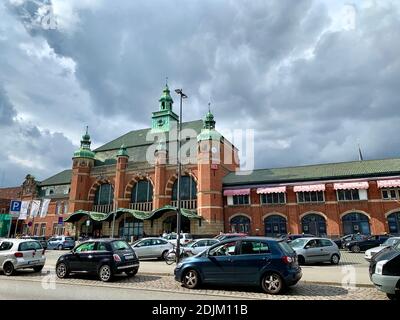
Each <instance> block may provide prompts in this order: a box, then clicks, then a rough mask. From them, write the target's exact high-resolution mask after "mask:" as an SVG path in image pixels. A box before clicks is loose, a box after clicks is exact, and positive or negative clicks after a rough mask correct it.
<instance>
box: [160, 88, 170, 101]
mask: <svg viewBox="0 0 400 320" xmlns="http://www.w3.org/2000/svg"><path fill="white" fill-rule="evenodd" d="M159 101H160V102H162V101H168V102H173V100H172V98H171V95H170V91H169V88H168V85H167V84H166V85H165V88H164V90H163V93H162V95H161V98H160V100H159Z"/></svg>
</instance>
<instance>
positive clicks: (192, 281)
mask: <svg viewBox="0 0 400 320" xmlns="http://www.w3.org/2000/svg"><path fill="white" fill-rule="evenodd" d="M182 283H183V285H184V286H185V287H186V288H189V289H195V288H196V287H198V286H199V284H200V279H199V274H198V273H197V271H196V270H193V269H190V270H188V271H186V272H185V274H184V275H183V279H182Z"/></svg>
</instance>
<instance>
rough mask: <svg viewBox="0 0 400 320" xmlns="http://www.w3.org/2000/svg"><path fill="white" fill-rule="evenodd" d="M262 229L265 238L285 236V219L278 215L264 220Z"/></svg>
mask: <svg viewBox="0 0 400 320" xmlns="http://www.w3.org/2000/svg"><path fill="white" fill-rule="evenodd" d="M264 227H265V236H266V237H278V236H280V235H285V234H287V223H286V219H285V218H283V217H281V216H278V215H273V216H269V217H267V218H265V220H264Z"/></svg>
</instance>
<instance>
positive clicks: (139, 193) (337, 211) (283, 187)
mask: <svg viewBox="0 0 400 320" xmlns="http://www.w3.org/2000/svg"><path fill="white" fill-rule="evenodd" d="M159 103H160V104H159V110H158V111H155V112H153V115H152V126H151V128H147V129H141V130H135V131H130V132H128V133H127V134H125V135H123V136H121V137H118V138H116V139H114V140H112V141H110V142H109V143H106V144H105V145H103V146H101V147H99V148H97V149H95V150H91V137H90V136H89V134H88V132H86V133H85V134H84V135H83V136H82V140H81V147H80V149H79V150H77V151H76V152H75V153H74V155H73V158H72V169H71V170H65V171H63V172H60V173H58V174H56V175H55V176H53V177H50V178H48V179H46V180H44V181H41V182H37V181H35V179H34V178H33V177H31V176H28V177H27V179H26V181H25V182H24V185H23V186H22V194H21V198H22V199H23V200H34V199H35V200H40V201H41V203H42V204H43V202H44V200H45V199H50V205H49V208H48V212H47V214H46V215H43V216H42V217H40V215H37V216H36V217H34V218H27V219H26V220H24V221H22V222H20V224H21V227H20V228H21V230H20V231H21V232H23V233H31V234H46V235H53V234H55V233H58V234H61V233H69V234H73V235H77V236H78V235H82V234H85V235H90V236H109V235H111V234H113V235H114V236H120V237H125V238H127V239H130V238H131V237H133V236H137V237H140V236H143V235H159V234H161V233H163V232H164V231H167V232H171V231H174V230H176V205H177V201H176V199H177V196H176V195H177V165H176V163H177V141H178V140H177V135H176V127H177V123H178V120H179V119H178V116H177V115H176V114H175V113H174V112H173V110H172V106H173V101H172V98H171V96H170V91H169V89H168V87H167V86H166V88H165V89H164V90H163V94H162V96H161V98H160V99H159ZM181 142H182V144H183V148H182V155H183V156H184V161H183V162H184V164H183V170H182V178H181V181H182V185H181V190H182V208H183V210H182V215H183V218H182V219H183V220H182V229H183V231H185V232H191V233H192V234H194V235H198V236H200V235H202V236H205V235H215V234H218V233H219V232H220V231H244V232H248V233H250V234H254V235H268V236H276V235H278V234H283V233H287V232H291V233H293V234H294V233H301V232H304V233H313V234H317V235H329V236H337V235H342V234H345V233H353V232H361V233H366V234H371V233H373V234H377V233H383V232H390V233H399V232H400V231H399V230H400V204H399V199H400V193H399V192H400V191H399V190H400V159H385V160H370V161H354V162H345V163H333V164H321V165H313V166H302V167H291V168H275V169H261V170H255V171H253V172H249V174H238V173H237V172H236V170H238V167H239V160H238V150H237V149H236V148H235V147H234V146H233V145H232V143H231V142H229V141H228V140H227V139H226V138H224V137H223V136H222V135H221V134H220V133H219V132H218V131H217V130H216V129H215V121H214V117H213V115H212V114H211V112H210V111H209V112H208V113H207V115H206V117H205V119H204V121H202V120H199V121H192V122H186V123H183V132H182V140H181Z"/></svg>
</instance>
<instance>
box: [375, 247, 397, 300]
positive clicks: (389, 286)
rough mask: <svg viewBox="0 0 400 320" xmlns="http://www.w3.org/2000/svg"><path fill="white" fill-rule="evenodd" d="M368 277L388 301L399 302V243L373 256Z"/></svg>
mask: <svg viewBox="0 0 400 320" xmlns="http://www.w3.org/2000/svg"><path fill="white" fill-rule="evenodd" d="M369 275H370V279H371V281H372V283H373V284H374V285H375V287H376V288H377V289H378V290H380V291H382V292H385V293H386V295H387V296H388V298H389V299H391V300H397V301H399V300H400V243H397V244H396V245H394V246H391V247H386V248H384V249H382V250H381V251H380V252H378V253H377V254H376V255H374V256H373V257H372V259H371V262H370V265H369Z"/></svg>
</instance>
